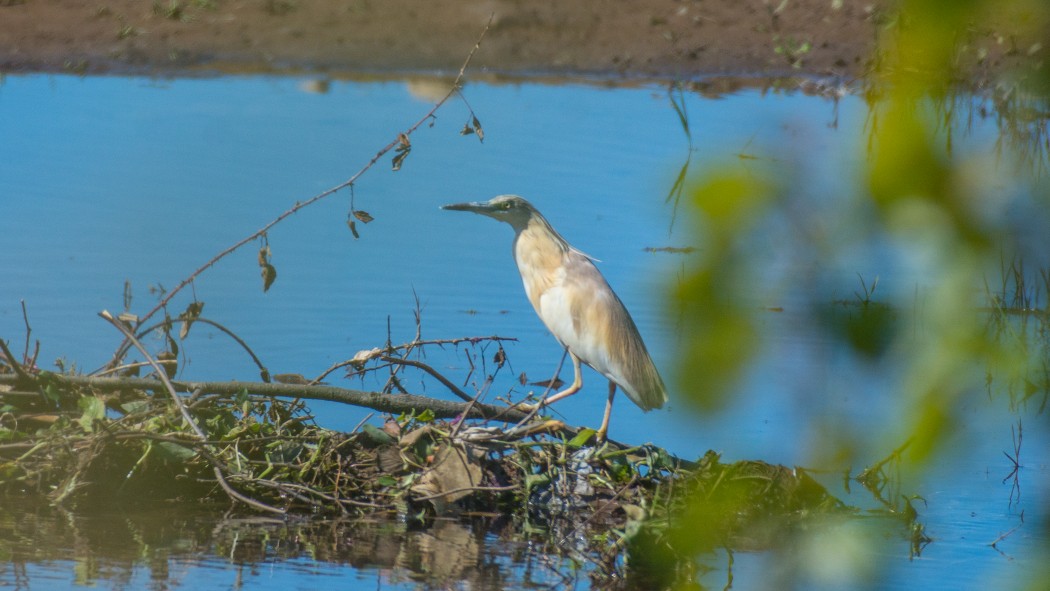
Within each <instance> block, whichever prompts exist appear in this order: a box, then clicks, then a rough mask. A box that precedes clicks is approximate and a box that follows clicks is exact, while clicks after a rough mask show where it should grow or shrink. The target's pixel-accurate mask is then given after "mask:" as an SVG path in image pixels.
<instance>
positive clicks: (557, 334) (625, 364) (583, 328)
mask: <svg viewBox="0 0 1050 591" xmlns="http://www.w3.org/2000/svg"><path fill="white" fill-rule="evenodd" d="M442 209H451V210H455V211H472V212H474V213H478V214H481V215H486V216H489V217H490V218H494V219H496V220H499V221H501V222H506V223H508V224H510V226H511V227H512V228H514V250H513V252H514V261H515V262H516V263H517V264H518V271H519V272H520V273H521V280H522V282H523V283H524V284H525V294H526V295H527V296H528V298H529V302H531V303H532V307H533V308H535V309H536V314H538V315H539V317H540V320H542V321H543V323H544V324H545V325H547V328H548V329H549V330H550V331H551V333H553V334H554V338H556V339H558V342H559V343H561V345H562V347H564V348H565V349H567V350H568V352H569V357H570V358H571V359H572V365H573V370H574V371H575V377H574V378H573V381H572V384H571V385H570V386H569V387H568V388H565V389H564V390H562V391H560V392H558V393H556V394H553V395H551V396H549V397H547V398H546V399H544V400H541V401H540V402H539V405H538V406H545V405H549V404H552V403H554V402H557V401H558V400H561V399H563V398H565V397H567V396H572V395H573V394H575V393H576V392H578V391H579V390H580V388H581V387H583V377H582V375H581V373H580V363H586V364H587V365H589V366H590V367H592V368H594V369H595V370H596V371H597V372H598V373H600V374H602V375H603V376H605V377H606V378H608V379H609V398H608V399H607V401H606V403H605V417H604V418H603V419H602V426H601V427H600V428H599V429H598V433H597V436H598V440H599V441H601V440H604V439H605V435H606V433H607V432H608V430H609V416H610V415H611V414H612V405H613V397H614V396H615V395H616V387H617V386H619V387H620V388H622V389H623V391H624V392H625V393H626V394H627V397H628V398H630V399H631V400H632V401H634V403H635V404H637V405H638V406H639V407H641V408H642V410H650V409H653V408H660V407H661V406H663V405H664V403H665V402H667V389H666V388H665V387H664V382H663V380H662V379H661V378H660V374H659V372H657V371H656V366H655V365H653V360H652V358H651V357H650V356H649V351H648V350H646V348H645V343H643V342H642V335H640V334H639V333H638V327H636V326H635V324H634V320H632V319H631V315H630V314H629V313H628V312H627V308H625V307H624V305H623V302H621V301H620V298H619V297H617V295H616V293H615V292H613V290H612V288H611V287H609V283H608V282H606V281H605V277H603V276H602V274H601V272H600V271H598V268H597V267H595V266H594V263H593V262H592V261H591V259H590V257H588V256H587V255H585V254H583V253H582V252H580V251H578V250H576V249H575V248H573V247H572V245H570V244H569V243H568V242H566V241H565V239H564V238H562V237H561V235H560V234H558V232H556V231H555V230H554V228H552V227H551V225H550V223H548V222H547V220H546V219H545V218H544V217H543V216H542V215H540V212H539V211H537V210H536V208H535V207H533V206H532V204H531V203H529V202H528V201H526V200H524V199H522V198H521V197H518V196H517V195H500V196H499V197H496V198H494V199H492V200H490V201H484V202H474V203H457V204H453V205H445V206H442ZM521 406H525V407H526V408H536V406H530V405H521Z"/></svg>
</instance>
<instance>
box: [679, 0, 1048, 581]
mask: <svg viewBox="0 0 1050 591" xmlns="http://www.w3.org/2000/svg"><path fill="white" fill-rule="evenodd" d="M884 21H885V24H884V26H883V28H882V30H880V43H879V47H878V49H877V50H876V54H875V55H874V56H872V68H873V69H872V72H871V74H870V76H869V77H868V79H867V80H866V81H865V90H864V96H865V98H866V100H867V101H868V106H869V109H870V111H869V117H868V122H867V129H866V132H867V133H866V143H865V145H864V146H858V147H857V148H858V150H863V151H864V156H865V157H864V160H865V162H866V165H865V169H864V171H863V174H862V176H861V178H859V179H857V181H856V188H855V192H856V195H854V196H849V199H854V200H855V201H856V208H855V211H852V212H850V215H848V216H845V217H844V219H842V220H836V221H838V222H839V223H841V224H850V226H849V227H847V228H846V229H845V230H839V231H837V232H835V238H836V242H834V243H833V244H831V245H830V247H828V246H826V245H825V246H823V249H824V250H823V251H821V250H820V249H819V248H817V249H815V250H817V251H820V252H828V251H829V250H832V251H833V250H848V249H851V248H857V247H858V245H862V244H864V243H867V242H870V241H872V240H876V239H878V240H884V241H886V242H888V243H889V244H891V245H892V246H893V247H894V248H895V249H896V250H897V251H899V252H904V253H908V254H909V256H910V257H911V260H912V261H914V263H915V264H916V265H917V266H918V267H919V268H920V269H921V272H922V273H923V276H924V278H925V282H924V286H923V288H922V289H923V293H922V296H921V299H922V301H923V302H927V303H928V304H927V305H922V306H918V305H916V302H915V301H914V300H913V301H906V300H904V299H903V298H897V299H891V300H890V301H889V302H886V303H885V304H883V305H882V306H880V307H874V306H871V305H870V304H871V302H868V301H867V300H866V299H864V300H863V301H862V302H860V304H861V305H860V309H859V310H856V312H857V313H856V314H854V315H851V316H850V317H849V319H848V320H847V321H844V322H843V321H836V320H835V319H834V318H832V319H831V320H830V321H828V322H826V323H825V324H823V327H824V330H826V331H827V334H828V335H830V337H832V338H833V339H835V340H837V341H838V342H840V343H841V346H842V347H843V348H844V349H847V350H849V351H852V352H853V353H854V354H856V356H857V357H858V358H881V357H890V358H892V360H893V362H894V363H895V364H896V367H898V368H899V373H897V374H895V375H894V376H892V377H893V383H892V384H891V388H890V391H888V392H886V395H887V396H896V397H899V399H900V400H899V402H900V404H899V408H901V409H903V410H902V412H901V413H900V416H899V418H898V423H899V424H894V425H887V426H886V428H885V429H881V430H880V431H881V434H880V435H878V436H877V440H871V437H872V436H870V435H866V434H867V433H870V432H871V430H865V429H852V428H850V426H848V425H846V426H839V428H837V429H835V430H834V435H833V436H826V437H824V439H823V440H821V441H820V442H819V444H818V445H817V447H819V448H821V450H822V452H821V453H822V457H823V458H828V457H833V458H838V459H839V461H841V462H843V464H842V468H843V469H844V470H848V469H849V468H850V466H851V463H852V462H869V463H870V462H873V461H875V460H877V459H878V457H877V456H872V455H871V453H872V451H873V450H880V449H881V450H884V453H889V451H890V450H898V449H902V448H901V446H902V444H903V445H904V447H905V451H904V452H903V453H902V454H901V455H900V459H901V462H902V463H901V467H902V469H903V479H904V480H905V481H906V482H907V483H909V485H917V484H918V483H921V481H922V477H923V475H924V474H925V473H926V472H927V471H928V470H930V469H931V468H932V467H933V466H936V465H937V464H938V463H939V462H942V461H944V460H945V458H946V456H947V455H949V454H953V453H960V452H961V453H965V447H966V446H965V442H959V441H958V440H957V439H956V438H954V437H953V435H954V434H955V433H956V431H957V427H958V426H959V425H960V422H961V421H962V420H964V419H963V416H962V414H961V413H962V411H961V409H960V406H961V405H960V404H959V402H960V399H961V398H962V397H963V396H964V395H966V394H972V393H974V392H982V391H983V389H985V388H989V390H991V389H992V387H991V386H989V384H990V383H991V382H994V383H995V387H997V388H1008V389H1009V388H1013V387H1015V386H1017V385H1018V384H1020V385H1021V387H1022V388H1023V389H1024V390H1025V394H1024V396H1028V397H1030V396H1032V395H1033V393H1038V392H1042V396H1043V397H1044V400H1045V397H1046V395H1047V394H1046V392H1047V390H1048V387H1047V375H1048V371H1050V370H1048V368H1050V359H1048V357H1047V348H1046V347H1045V346H1036V345H1035V343H1034V342H1033V341H1032V340H1031V336H1032V333H1031V332H1030V329H1031V328H1032V327H1031V326H1030V324H1029V323H1028V320H1031V324H1035V325H1037V328H1036V332H1038V333H1039V334H1041V335H1042V338H1043V339H1044V342H1045V340H1046V334H1047V332H1050V331H1048V329H1047V327H1046V324H1047V320H1048V319H1047V315H1046V311H1047V309H1048V308H1047V302H1046V296H1047V294H1045V293H1043V294H1042V296H1043V302H1042V306H1043V307H1042V309H1041V310H1038V311H1032V310H1023V309H1013V308H1010V306H1009V305H1008V303H1007V302H1006V301H1005V300H1006V299H1007V298H1006V297H1005V295H1006V294H1001V295H998V294H997V292H994V293H993V290H992V289H991V288H989V287H988V286H989V284H990V283H989V277H992V278H994V279H992V280H991V284H998V283H999V281H1000V279H1002V284H1003V285H1004V286H1005V285H1006V283H1007V279H1008V278H1007V277H1004V276H1005V275H1008V274H1009V269H1008V267H1009V265H1006V264H1004V260H1021V261H1023V260H1029V259H1031V260H1036V261H1042V263H1041V264H1046V254H1047V252H1039V250H1040V248H1039V246H1040V245H1036V246H1035V247H1034V248H1033V247H1032V246H1030V245H1029V246H1025V245H1022V244H1020V243H1019V241H1017V240H1014V239H1013V236H1012V234H1013V232H1012V231H1013V227H1012V226H1011V224H1012V223H1015V219H1014V218H1013V217H1011V216H1010V215H1007V212H1008V210H1010V209H1011V208H1019V209H1021V210H1023V211H1024V212H1025V215H1026V216H1029V217H1030V216H1041V217H1042V218H1044V219H1045V220H1050V191H1048V189H1047V182H1046V179H1045V178H1041V177H1040V175H1042V174H1043V173H1045V170H1046V162H1047V152H1048V151H1050V142H1048V141H1047V134H1046V125H1047V119H1048V118H1050V108H1048V105H1050V84H1048V81H1050V75H1048V74H1047V72H1048V70H1050V68H1048V67H1047V64H1045V63H1044V61H1045V55H1046V54H1047V51H1048V50H1050V26H1048V25H1047V23H1050V4H1046V3H1045V2H1036V1H1021V0H1018V1H1013V2H1001V1H994V0H906V1H903V2H901V3H900V4H899V12H898V13H896V14H895V15H893V16H892V17H890V18H886V19H884ZM993 61H994V64H995V67H994V68H992V67H991V65H990V64H992V62H993ZM993 75H994V77H993ZM977 96H986V97H991V98H990V99H989V102H990V103H991V104H992V107H993V108H994V109H996V113H995V116H996V117H998V123H999V126H1000V130H1001V132H1002V135H1003V137H1004V138H1006V139H1007V140H1008V141H1007V142H1005V143H1004V146H1005V147H1006V150H1004V152H1005V153H1003V154H985V155H977V156H975V155H962V154H957V153H954V152H953V142H952V136H951V129H952V128H953V126H957V125H958V121H955V120H954V119H955V118H958V117H965V116H966V113H965V112H963V113H960V108H959V107H960V104H962V105H964V106H969V108H971V109H974V108H978V107H975V106H974V105H976V104H977V103H978V102H979V101H976V100H974V97H977ZM979 108H984V107H979ZM962 111H965V108H964V109H962ZM970 116H972V113H971V114H970ZM782 149H783V150H784V151H785V152H789V151H790V150H793V149H796V148H795V147H793V146H783V147H782ZM768 156H770V158H768V159H766V162H767V164H766V165H765V166H763V165H762V163H761V162H760V163H757V164H756V163H749V166H747V167H743V166H734V165H733V164H732V163H727V162H722V163H712V164H711V165H710V167H709V169H708V172H706V173H702V174H701V175H700V177H699V178H697V179H694V180H693V181H692V186H691V188H690V189H689V190H690V191H691V196H692V200H691V202H690V205H691V208H692V211H693V214H694V215H693V227H694V232H695V235H696V240H697V241H698V244H697V247H698V252H699V253H700V256H699V257H696V258H695V259H693V261H692V263H691V264H692V267H690V268H689V269H687V271H686V274H685V276H684V277H683V279H682V280H681V282H680V284H679V285H678V287H677V290H676V291H675V292H674V294H673V296H674V302H675V309H676V311H677V314H678V321H679V322H680V325H681V326H682V332H683V334H684V335H685V343H684V346H683V348H682V354H681V361H680V367H681V370H680V372H679V382H678V390H679V391H680V392H682V393H683V394H685V395H688V396H690V397H691V399H692V400H693V401H694V402H696V403H697V404H698V406H699V408H700V410H701V412H706V411H708V410H710V409H711V408H716V407H718V406H720V405H723V404H725V403H726V402H727V397H728V396H729V394H730V393H731V392H732V391H733V389H734V388H735V387H737V385H738V384H739V378H740V377H741V376H742V375H743V374H744V373H745V372H746V371H747V369H748V367H749V364H751V363H752V362H753V361H754V359H755V356H756V354H757V353H758V352H759V351H761V350H762V334H761V333H760V331H758V330H757V328H756V318H755V315H756V312H755V307H754V306H750V305H741V302H750V301H752V300H753V298H752V297H750V294H749V293H748V292H749V290H754V289H756V288H759V289H771V290H777V289H782V288H783V287H784V286H782V285H779V284H778V285H768V284H763V278H761V277H756V276H755V275H756V274H757V271H756V268H757V265H756V261H755V260H754V258H753V257H754V254H755V252H754V250H753V249H751V248H749V245H750V244H753V243H754V242H756V241H760V240H761V239H762V236H761V233H762V232H763V231H764V230H765V228H766V224H764V220H766V219H768V218H769V217H772V216H784V215H785V211H787V212H788V213H790V211H789V210H790V208H791V207H792V206H791V205H790V201H791V199H792V198H793V193H792V191H793V189H792V185H795V186H797V185H799V184H803V185H804V184H805V183H806V179H805V178H794V177H793V176H792V174H793V173H792V172H791V171H785V170H783V169H778V168H776V167H775V165H773V164H769V163H773V162H777V161H784V160H790V159H789V158H782V157H781V156H784V155H783V154H776V153H773V154H768ZM1002 156H1005V157H1002ZM992 162H994V163H995V164H994V165H992V164H990V163H992ZM1010 166H1015V167H1016V168H1015V169H1011V170H1010V171H1009V172H1008V173H1003V172H994V173H989V174H997V175H999V176H997V177H996V178H995V179H994V181H990V180H989V179H987V178H984V177H983V176H982V175H984V174H985V173H986V172H988V171H989V170H990V169H994V168H996V167H998V168H999V169H1000V170H1003V169H1008V168H1009V167H1010ZM1018 195H1025V197H1024V198H1023V199H1024V200H1025V203H1024V204H1023V205H1019V204H1018V203H1017V200H1018V199H1021V198H1019V197H1017V196H1018ZM832 215H833V214H832ZM1022 217H1024V216H1022ZM1041 246H1042V250H1045V251H1050V248H1047V246H1048V245H1047V244H1046V243H1045V242H1044V243H1043V244H1042V245H1041ZM1026 248H1027V249H1028V250H1026ZM1041 276H1042V277H1043V278H1044V279H1045V278H1046V277H1047V273H1046V270H1045V269H1043V271H1042V275H1041ZM807 280H809V279H808V278H806V277H795V278H792V279H789V281H795V282H804V281H807ZM1024 280H1025V278H1024V277H1023V274H1021V275H1016V274H1015V277H1014V278H1013V282H1014V288H1015V289H1017V290H1021V291H1026V292H1029V293H1031V292H1033V291H1034V292H1035V293H1037V294H1038V291H1039V289H1038V288H1032V287H1031V286H1027V287H1026V286H1024ZM1029 280H1031V277H1029ZM1044 283H1045V281H1044ZM789 289H790V288H789ZM811 291H814V290H811ZM816 291H819V288H818V290H816ZM1002 291H1004V292H1005V291H1006V288H1005V287H1004V288H1003V290H1002ZM824 295H825V296H826V297H827V298H828V299H829V300H830V299H831V298H834V297H836V294H824ZM868 295H870V294H868ZM914 297H916V296H913V298H914ZM813 308H814V310H816V311H817V312H816V315H818V316H819V315H821V314H822V313H823V312H822V311H824V312H826V311H827V310H828V309H829V308H830V306H828V305H827V302H823V303H822V302H814V303H813ZM989 309H991V310H992V311H991V312H988V310H989ZM1018 319H1020V324H1018ZM916 327H921V329H917V328H916ZM990 327H991V328H990ZM866 335H867V336H866ZM869 337H870V338H869ZM898 376H899V377H898ZM1010 401H1011V404H1013V403H1015V402H1016V401H1017V398H1016V397H1015V396H1013V394H1011V397H1010ZM965 420H970V421H973V420H980V417H979V416H977V417H975V416H974V415H973V414H972V413H970V414H969V415H967V416H966V417H965ZM1041 420H1044V421H1045V420H1046V419H1045V414H1044V415H1041ZM960 443H963V445H961V446H960V445H959V444H960ZM1007 443H1008V442H1007ZM864 454H867V455H864ZM815 461H816V459H815ZM740 501H741V502H745V499H741V500H740ZM694 503H695V506H694V507H693V508H692V510H690V511H689V512H687V514H686V516H685V517H683V519H686V520H687V521H688V525H687V528H688V529H692V530H693V531H705V530H708V529H710V528H711V527H712V526H713V524H715V523H717V521H718V520H720V519H725V515H724V514H725V513H726V512H727V511H728V512H732V511H737V510H739V507H737V506H735V505H734V503H733V502H732V499H723V500H722V503H721V504H720V505H717V506H716V505H712V504H710V503H706V502H705V500H704V499H700V498H697V499H695V501H694ZM909 507H910V505H909ZM1043 527H1046V525H1045V524H1044V525H1043ZM818 535H824V533H822V534H818ZM1043 538H1045V534H1044V536H1043ZM788 539H791V540H793V541H792V542H788V543H789V544H793V543H795V542H796V541H797V540H794V538H793V537H792V538H788ZM1029 543H1037V542H1029ZM679 546H680V547H681V548H683V549H684V548H685V547H686V546H687V545H686V544H682V543H680V544H679ZM843 552H845V550H843ZM842 556H843V555H842V554H841V553H840V554H838V555H837V554H835V553H834V552H832V553H830V554H828V555H824V556H821V557H820V558H819V559H820V560H822V561H828V562H832V563H833V562H835V561H836V560H838V559H840V558H842ZM810 566H812V567H813V568H816V566H815V565H810ZM854 574H856V573H854ZM869 574H870V575H871V576H874V577H876V578H875V579H874V580H875V581H877V572H876V573H869ZM1047 574H1048V573H1045V572H1044V573H1033V576H1032V579H1031V580H1030V581H1027V584H1031V585H1033V588H1034V586H1035V585H1038V584H1039V581H1043V582H1044V583H1045V580H1046V578H1045V576H1046V575H1047ZM1041 577H1043V578H1041ZM850 581H852V582H854V583H856V582H857V581H856V580H855V579H848V580H845V581H839V583H847V582H850ZM867 582H872V581H867ZM1008 586H1011V587H1016V586H1017V583H1016V582H1013V584H1012V585H1008Z"/></svg>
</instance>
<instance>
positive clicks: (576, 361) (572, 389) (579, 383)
mask: <svg viewBox="0 0 1050 591" xmlns="http://www.w3.org/2000/svg"><path fill="white" fill-rule="evenodd" d="M569 357H571V358H572V369H573V371H574V372H575V377H574V378H573V380H572V384H570V385H569V387H568V388H566V389H564V390H562V391H561V392H558V393H557V394H552V395H550V396H548V397H546V398H544V399H543V400H540V401H539V402H538V403H537V404H528V403H525V402H519V403H518V404H517V405H515V406H517V408H518V409H519V410H522V411H525V412H531V411H533V410H536V409H537V408H541V407H544V406H550V405H551V404H553V403H555V402H557V401H559V400H561V399H562V398H565V397H567V396H572V395H573V394H575V393H577V392H579V391H580V388H582V387H583V371H582V370H581V369H580V358H579V357H577V356H575V355H573V354H572V352H571V351H570V352H569Z"/></svg>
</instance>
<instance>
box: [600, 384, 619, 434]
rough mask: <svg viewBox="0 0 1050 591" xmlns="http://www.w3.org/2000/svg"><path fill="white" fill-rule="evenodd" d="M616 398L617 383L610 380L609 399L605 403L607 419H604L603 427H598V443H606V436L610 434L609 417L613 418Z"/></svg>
mask: <svg viewBox="0 0 1050 591" xmlns="http://www.w3.org/2000/svg"><path fill="white" fill-rule="evenodd" d="M615 396H616V382H614V381H612V380H609V399H608V400H606V401H605V417H604V418H603V419H602V426H601V427H598V433H597V434H596V437H595V439H596V440H598V441H605V434H606V433H608V432H609V417H611V416H612V405H613V397H615Z"/></svg>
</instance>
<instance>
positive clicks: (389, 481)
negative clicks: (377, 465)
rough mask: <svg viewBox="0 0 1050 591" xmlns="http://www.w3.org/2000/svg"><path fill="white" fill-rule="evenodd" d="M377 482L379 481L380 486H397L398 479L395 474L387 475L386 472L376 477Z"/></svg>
mask: <svg viewBox="0 0 1050 591" xmlns="http://www.w3.org/2000/svg"><path fill="white" fill-rule="evenodd" d="M376 482H378V483H379V484H380V486H397V479H396V478H394V477H393V476H387V475H386V474H384V475H382V476H380V477H379V478H376Z"/></svg>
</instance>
